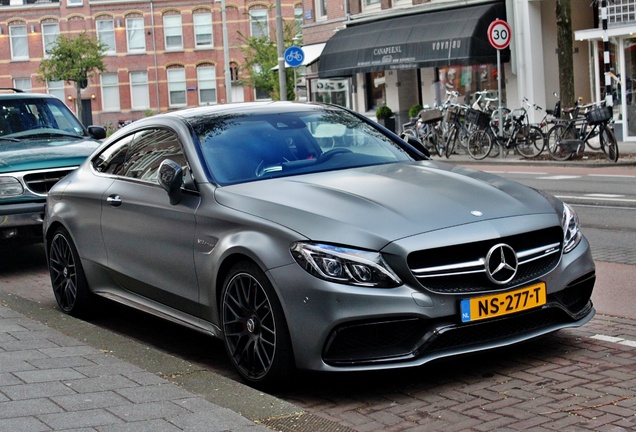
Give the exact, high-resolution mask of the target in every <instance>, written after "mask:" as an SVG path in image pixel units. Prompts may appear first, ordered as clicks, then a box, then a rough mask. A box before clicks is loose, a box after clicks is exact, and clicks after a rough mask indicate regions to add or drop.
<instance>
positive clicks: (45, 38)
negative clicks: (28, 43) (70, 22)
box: [42, 22, 60, 57]
mask: <svg viewBox="0 0 636 432" xmlns="http://www.w3.org/2000/svg"><path fill="white" fill-rule="evenodd" d="M59 35H60V23H58V22H54V23H53V22H50V23H42V49H43V50H44V57H48V56H49V55H50V54H51V50H52V49H53V46H54V45H55V42H56V41H57V38H58V36H59Z"/></svg>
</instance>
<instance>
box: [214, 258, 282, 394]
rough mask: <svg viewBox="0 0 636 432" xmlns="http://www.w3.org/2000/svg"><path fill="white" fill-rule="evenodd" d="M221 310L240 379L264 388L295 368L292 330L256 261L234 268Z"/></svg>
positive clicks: (225, 285)
mask: <svg viewBox="0 0 636 432" xmlns="http://www.w3.org/2000/svg"><path fill="white" fill-rule="evenodd" d="M220 312H221V325H222V329H223V342H224V344H225V349H226V350H227V353H228V355H229V357H230V360H231V361H232V364H233V365H234V367H235V369H236V370H237V371H238V373H239V374H240V375H241V378H242V379H243V380H244V381H245V382H247V383H248V384H249V385H251V386H254V387H258V388H261V389H269V388H274V387H276V386H281V385H282V384H283V383H284V382H285V381H286V380H287V379H288V377H289V373H290V371H291V370H292V369H293V355H292V349H291V341H290V337H289V330H288V328H287V323H286V322H285V317H284V315H283V309H282V307H281V305H280V302H279V301H278V298H277V297H276V294H275V292H274V289H273V288H272V286H271V284H270V282H269V280H268V279H267V277H266V276H265V274H264V273H263V271H262V270H261V269H260V268H259V267H258V266H257V265H256V264H254V263H252V262H247V261H246V262H241V263H238V264H236V265H235V266H234V267H232V269H231V270H230V272H229V273H228V275H227V276H226V278H225V281H224V283H223V291H222V293H221V307H220Z"/></svg>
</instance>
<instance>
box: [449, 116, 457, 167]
mask: <svg viewBox="0 0 636 432" xmlns="http://www.w3.org/2000/svg"><path fill="white" fill-rule="evenodd" d="M457 135H458V130H457V125H456V124H452V125H451V126H450V128H449V129H448V136H447V137H446V158H447V159H448V158H449V157H450V155H452V154H453V151H454V150H455V143H456V141H457Z"/></svg>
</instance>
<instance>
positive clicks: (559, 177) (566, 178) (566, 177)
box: [537, 175, 583, 180]
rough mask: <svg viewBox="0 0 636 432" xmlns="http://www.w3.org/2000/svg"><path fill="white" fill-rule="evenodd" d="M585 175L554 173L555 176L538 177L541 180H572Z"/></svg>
mask: <svg viewBox="0 0 636 432" xmlns="http://www.w3.org/2000/svg"><path fill="white" fill-rule="evenodd" d="M581 177H583V176H580V175H553V176H546V177H537V179H539V180H571V179H578V178H581Z"/></svg>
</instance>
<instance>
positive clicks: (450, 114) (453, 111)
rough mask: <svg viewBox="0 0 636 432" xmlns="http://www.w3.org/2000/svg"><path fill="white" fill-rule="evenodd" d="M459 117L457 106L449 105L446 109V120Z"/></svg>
mask: <svg viewBox="0 0 636 432" xmlns="http://www.w3.org/2000/svg"><path fill="white" fill-rule="evenodd" d="M458 118H459V108H457V107H450V108H448V110H446V122H447V123H452V122H454V121H456V120H457V119H458Z"/></svg>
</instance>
